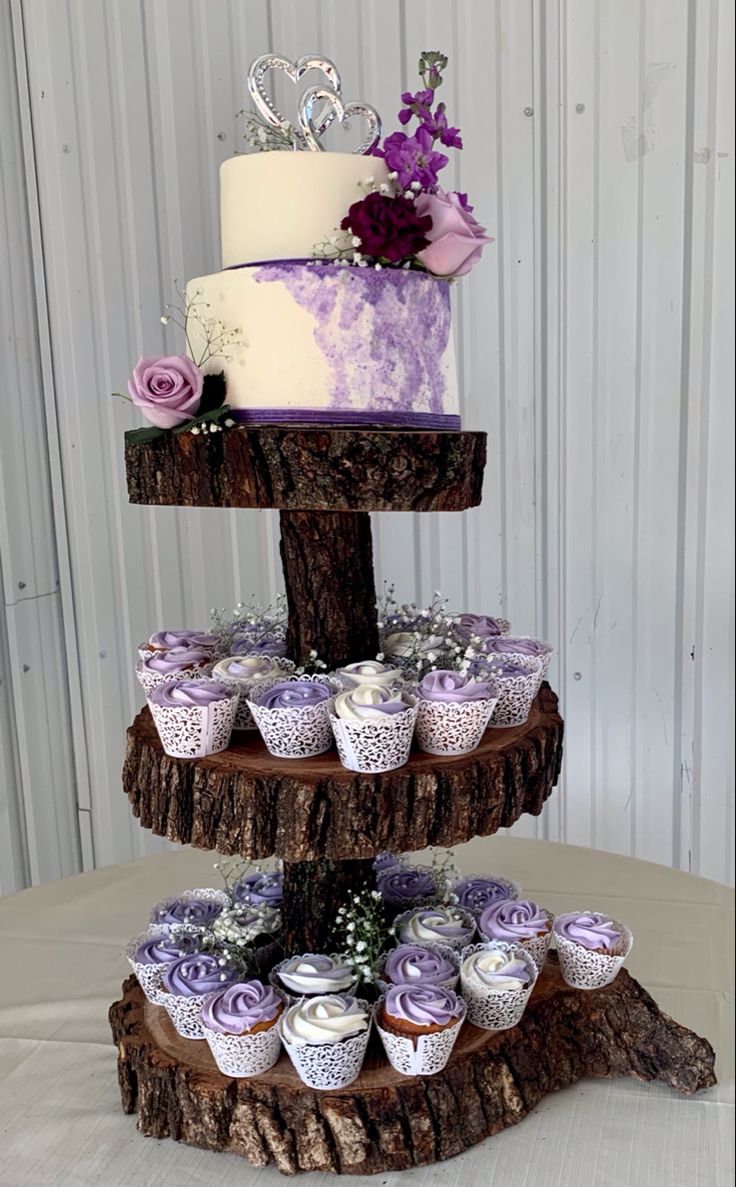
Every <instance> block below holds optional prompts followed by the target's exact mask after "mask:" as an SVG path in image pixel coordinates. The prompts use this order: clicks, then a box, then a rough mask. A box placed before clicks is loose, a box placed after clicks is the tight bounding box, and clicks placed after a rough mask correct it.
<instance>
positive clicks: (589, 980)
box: [553, 911, 634, 989]
mask: <svg viewBox="0 0 736 1187" xmlns="http://www.w3.org/2000/svg"><path fill="white" fill-rule="evenodd" d="M553 931H554V936H555V940H556V943H557V956H558V959H559V962H560V972H561V973H562V976H563V978H564V979H565V981H566V982H567V984H568V985H572V986H573V987H574V988H575V989H600V988H601V987H602V986H603V985H610V983H611V981H613V979H614V978H615V977H616V976H617V974H618V971H619V969H620V968H621V966H622V965H623V963H624V961H625V960H626V957H627V956H628V955H629V952H630V951H631V947H632V944H633V942H634V937H633V936H632V934H631V931H630V929H629V928H628V927H626V925H625V924H623V923H619V921H618V920H617V919H612V918H611V916H610V915H603V914H601V913H600V912H598V911H568V912H567V913H566V914H565V915H558V916H557V918H556V919H555V921H554V925H553Z"/></svg>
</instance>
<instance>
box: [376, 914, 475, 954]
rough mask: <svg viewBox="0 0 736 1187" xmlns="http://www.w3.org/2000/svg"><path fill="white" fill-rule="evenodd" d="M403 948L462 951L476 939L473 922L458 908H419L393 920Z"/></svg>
mask: <svg viewBox="0 0 736 1187" xmlns="http://www.w3.org/2000/svg"><path fill="white" fill-rule="evenodd" d="M394 927H395V928H396V935H397V937H398V939H399V940H400V942H401V943H402V944H420V945H424V944H448V945H449V946H450V947H451V948H458V949H459V948H464V947H465V946H466V945H467V944H469V943H470V941H471V940H472V938H473V936H474V935H475V920H474V919H473V916H472V915H471V914H470V912H469V911H464V910H462V909H461V908H459V907H444V906H443V907H420V908H419V909H418V910H415V911H405V912H404V913H403V914H402V915H399V916H398V918H397V919H396V920H394Z"/></svg>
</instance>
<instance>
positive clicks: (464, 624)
mask: <svg viewBox="0 0 736 1187" xmlns="http://www.w3.org/2000/svg"><path fill="white" fill-rule="evenodd" d="M455 626H456V627H457V630H458V633H459V634H461V635H462V636H463V637H464V638H466V639H468V640H475V641H476V642H478V643H483V644H485V643H486V642H487V641H488V640H489V639H497V638H499V636H501V635H507V634H508V633H509V631H510V630H511V623H510V622H507V621H506V619H505V618H491V616H490V615H489V614H459V615H458V616H457V618H456V619H455Z"/></svg>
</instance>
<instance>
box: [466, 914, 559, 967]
mask: <svg viewBox="0 0 736 1187" xmlns="http://www.w3.org/2000/svg"><path fill="white" fill-rule="evenodd" d="M552 919H553V916H552V914H551V912H550V911H545V910H543V908H542V907H539V906H537V904H536V903H533V902H532V901H531V900H530V899H518V900H514V899H503V900H501V901H500V902H496V903H491V904H490V906H488V907H486V908H485V909H484V910H483V911H481V913H480V917H479V919H478V931H479V932H480V934H481V936H482V937H483V939H485V940H504V941H505V942H506V943H508V944H519V945H520V946H521V947H522V948H525V949H526V951H527V952H528V953H529V954H530V956H531V957H532V959H533V960H534V963H535V964H536V966H537V968H538V969H541V967H542V965H543V964H544V962H545V960H546V957H547V952H548V950H549V945H550V940H551V939H552Z"/></svg>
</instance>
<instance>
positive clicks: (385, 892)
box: [377, 865, 437, 908]
mask: <svg viewBox="0 0 736 1187" xmlns="http://www.w3.org/2000/svg"><path fill="white" fill-rule="evenodd" d="M377 885H378V889H379V891H380V893H381V897H382V898H383V901H384V902H385V903H388V904H389V906H392V907H404V908H408V907H419V906H423V905H424V904H425V903H431V902H433V901H434V900H435V899H436V898H437V883H436V881H435V875H434V871H433V870H431V869H430V868H429V866H410V865H406V866H391V867H390V868H389V869H387V870H383V871H382V872H381V873H379V875H378V878H377Z"/></svg>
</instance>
